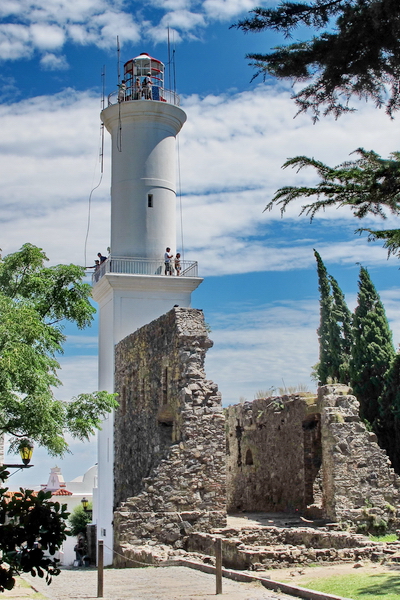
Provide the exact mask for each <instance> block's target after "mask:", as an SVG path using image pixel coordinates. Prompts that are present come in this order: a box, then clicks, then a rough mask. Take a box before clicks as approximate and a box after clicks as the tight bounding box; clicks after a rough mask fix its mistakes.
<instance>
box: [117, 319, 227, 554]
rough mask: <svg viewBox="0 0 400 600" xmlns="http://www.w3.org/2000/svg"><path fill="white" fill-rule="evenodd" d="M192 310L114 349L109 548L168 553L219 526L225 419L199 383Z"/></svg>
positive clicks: (210, 389)
mask: <svg viewBox="0 0 400 600" xmlns="http://www.w3.org/2000/svg"><path fill="white" fill-rule="evenodd" d="M211 346H212V342H211V340H210V339H209V337H208V335H207V331H206V328H205V325H204V317H203V313H202V311H200V310H195V309H186V308H174V309H173V310H171V311H170V312H168V313H167V314H166V315H163V316H162V317H160V318H159V319H157V320H155V321H153V322H152V323H150V324H149V325H147V326H145V327H142V328H141V329H139V330H138V331H137V332H135V333H133V334H132V335H130V336H128V337H127V338H125V339H124V340H122V342H120V343H119V344H118V345H117V348H116V367H115V382H116V391H117V392H118V394H119V399H120V406H119V409H118V410H117V411H116V415H115V432H114V433H115V448H114V451H115V467H114V475H115V504H116V506H117V507H118V508H117V510H116V512H115V513H114V528H115V545H116V550H117V552H119V553H120V554H121V553H122V554H123V553H124V551H125V550H126V548H127V547H128V546H129V545H135V544H138V541H139V540H141V541H142V542H143V541H145V540H147V541H153V542H154V541H158V542H162V543H174V544H175V545H176V546H177V547H179V544H180V538H181V537H182V536H184V535H185V532H187V531H188V530H189V529H191V528H192V527H196V529H198V530H200V531H208V530H209V529H210V528H212V527H216V526H218V527H221V526H222V527H223V526H224V525H225V522H226V495H225V494H226V489H225V431H224V424H225V419H224V415H223V412H222V406H221V396H220V393H219V392H218V388H217V386H216V384H215V383H213V382H212V381H209V380H207V379H206V378H205V372H204V358H205V354H206V352H207V350H208V348H210V347H211Z"/></svg>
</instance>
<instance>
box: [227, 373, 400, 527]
mask: <svg viewBox="0 0 400 600" xmlns="http://www.w3.org/2000/svg"><path fill="white" fill-rule="evenodd" d="M358 408H359V403H358V401H357V400H356V398H355V397H354V396H353V395H351V390H350V388H348V387H346V386H341V385H339V384H338V385H331V386H324V387H322V388H320V389H319V392H318V398H311V397H306V396H301V395H293V396H283V397H276V398H266V399H260V400H254V401H253V402H245V403H244V404H239V405H235V406H231V407H229V408H228V409H227V414H226V419H227V505H228V511H232V512H237V511H238V510H243V511H250V512H251V511H265V512H279V511H283V512H294V511H299V512H300V513H302V514H305V515H307V514H308V515H310V516H313V517H317V516H322V517H325V518H328V519H331V520H333V521H340V522H349V523H353V524H354V523H355V524H356V525H357V526H358V527H359V528H360V529H362V528H363V527H365V528H371V527H372V528H374V527H375V528H379V524H381V525H383V526H384V525H385V524H387V525H388V526H389V527H390V528H391V529H395V528H396V527H399V525H400V519H399V518H400V511H399V505H400V492H399V490H400V478H399V477H398V476H397V475H396V474H395V472H394V471H393V469H392V468H391V465H390V460H389V458H388V456H387V454H386V453H385V451H384V450H382V449H381V448H380V447H379V446H378V444H377V440H376V436H375V435H374V434H373V433H370V432H368V431H367V430H366V427H365V425H364V424H363V423H362V421H361V420H360V418H359V413H358Z"/></svg>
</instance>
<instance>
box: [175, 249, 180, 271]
mask: <svg viewBox="0 0 400 600" xmlns="http://www.w3.org/2000/svg"><path fill="white" fill-rule="evenodd" d="M175 272H176V275H177V277H179V275H180V274H181V255H180V253H179V252H177V253H176V256H175Z"/></svg>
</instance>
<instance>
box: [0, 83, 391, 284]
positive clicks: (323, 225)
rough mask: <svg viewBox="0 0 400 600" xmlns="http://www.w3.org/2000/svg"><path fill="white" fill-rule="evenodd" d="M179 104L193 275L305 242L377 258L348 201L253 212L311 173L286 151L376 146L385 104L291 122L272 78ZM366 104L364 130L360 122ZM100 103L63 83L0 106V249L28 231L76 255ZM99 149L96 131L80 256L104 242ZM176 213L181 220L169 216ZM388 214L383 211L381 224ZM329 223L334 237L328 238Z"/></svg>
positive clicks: (233, 267)
mask: <svg viewBox="0 0 400 600" xmlns="http://www.w3.org/2000/svg"><path fill="white" fill-rule="evenodd" d="M183 107H184V109H185V110H186V112H187V114H188V121H187V123H186V124H185V126H184V128H183V130H182V132H181V133H180V134H179V135H180V141H179V148H180V152H179V155H180V174H181V180H182V191H183V193H184V196H183V198H182V206H183V223H184V239H185V240H186V241H185V250H186V258H191V259H194V260H199V263H200V269H201V271H202V272H203V273H210V274H211V273H212V274H223V273H235V272H247V271H252V270H253V271H260V270H287V269H288V268H302V267H308V266H309V265H310V264H312V263H313V260H314V259H313V255H312V248H313V247H317V248H318V249H319V250H321V249H323V256H324V259H325V260H327V261H328V262H338V263H341V264H353V263H354V262H358V261H360V262H365V260H366V258H367V259H368V261H369V262H370V264H382V265H383V264H385V263H386V252H385V251H384V250H382V248H381V246H380V244H379V243H375V244H367V241H366V237H365V236H364V237H359V236H354V235H353V231H354V229H355V228H356V227H357V226H359V222H358V221H356V219H355V218H354V217H353V216H352V215H351V213H350V211H349V210H344V209H343V210H340V211H337V210H328V211H326V212H325V213H321V215H320V216H317V217H316V219H315V221H314V223H313V224H310V223H309V220H308V218H307V217H302V218H299V217H298V213H299V209H300V205H301V202H300V201H299V202H298V203H297V205H294V206H290V207H289V209H288V211H287V213H286V214H285V216H284V218H283V219H281V218H280V213H279V210H278V209H277V208H276V209H274V210H273V211H272V212H265V213H263V210H264V207H265V205H266V203H267V202H268V200H269V199H270V198H271V197H272V195H273V193H274V191H275V190H276V189H277V188H278V187H280V186H282V185H286V184H293V183H294V184H302V183H304V182H310V181H312V178H313V177H314V175H313V173H312V172H306V171H304V172H301V173H300V174H296V173H295V172H294V171H293V170H291V169H289V170H285V171H284V170H282V169H281V168H280V167H281V165H282V163H283V162H284V161H285V159H286V158H287V157H288V156H294V155H296V154H306V155H309V156H316V157H318V158H321V159H322V160H324V161H326V162H328V163H329V164H337V163H339V162H342V161H343V160H345V159H346V158H347V156H348V155H349V153H350V152H351V151H352V150H353V149H354V145H355V142H354V140H355V139H357V145H363V146H364V147H366V148H371V147H373V148H375V149H376V150H377V151H378V152H381V153H382V155H383V156H387V155H388V153H389V152H390V150H392V149H393V148H394V147H396V144H397V139H396V130H395V128H394V127H393V125H392V123H391V122H390V120H389V119H387V117H386V116H385V115H384V114H381V113H380V112H379V111H376V110H375V109H373V108H372V107H369V106H363V107H362V109H361V111H360V113H359V114H356V115H351V116H349V117H344V118H343V119H342V120H341V121H339V122H332V121H331V120H329V119H327V120H326V121H324V122H321V123H319V124H318V125H315V126H314V125H312V124H311V122H310V120H309V118H307V117H300V118H298V119H295V120H293V118H292V117H293V105H292V101H291V100H290V98H289V94H288V92H287V91H285V90H282V89H281V87H280V86H276V87H272V86H271V87H267V88H266V87H262V88H261V87H260V88H257V89H255V91H254V92H253V93H247V92H245V93H242V94H235V95H232V96H226V95H224V96H222V97H216V96H211V97H210V96H209V97H206V98H204V99H201V98H199V97H197V96H192V97H189V98H185V99H184V102H183ZM373 110H374V111H375V112H374V114H373V118H374V122H375V126H374V128H373V129H374V131H375V133H374V134H372V133H371V130H372V128H371V127H368V123H369V122H370V120H371V118H372V111H373ZM99 112H100V101H99V99H98V98H96V97H94V96H92V95H91V94H90V93H86V92H85V93H83V92H76V91H74V90H66V91H64V92H62V93H60V94H56V95H54V96H40V97H36V98H31V99H27V100H23V101H21V102H13V103H10V104H7V105H5V104H3V105H0V127H1V131H2V136H1V139H0V171H1V179H2V187H1V189H0V207H1V211H0V219H1V220H2V221H3V223H7V225H8V226H7V228H5V231H4V234H3V239H2V247H3V250H4V251H5V252H7V253H8V252H11V251H13V250H15V249H17V248H18V247H19V246H20V245H21V244H22V243H24V242H26V241H31V242H32V243H37V244H38V245H40V246H43V245H44V246H45V250H46V251H47V253H48V255H49V256H50V257H51V259H52V260H54V261H57V262H58V261H66V260H69V261H74V262H77V263H78V264H83V246H84V240H85V235H86V227H87V219H88V197H89V192H90V190H91V189H92V188H93V187H94V186H95V185H96V184H97V183H98V181H99V177H100V164H99V150H100V147H99V144H100V119H99ZM33 123H34V124H35V126H34V127H33V126H32V124H33ZM377 132H379V135H378V133H377ZM327 140H329V143H327ZM109 147H110V142H109V136H108V134H107V133H106V148H105V156H106V162H105V172H104V176H103V180H102V184H101V186H100V188H99V189H98V190H96V191H95V192H94V195H93V201H92V212H91V227H90V232H89V245H88V255H87V262H88V263H90V264H92V261H93V257H94V256H95V255H96V254H97V252H98V251H102V252H105V249H106V248H107V246H108V245H109V229H110V225H109V210H110V206H109V186H110V163H109ZM178 207H179V202H178ZM177 222H178V227H180V215H179V214H178V215H177ZM376 222H377V221H376V220H374V219H369V220H368V221H367V222H366V224H368V225H371V224H376ZM395 223H396V219H395V218H393V217H391V218H390V219H389V220H388V222H387V224H386V225H387V226H396V225H395ZM378 224H379V227H380V226H381V225H382V223H381V222H380V221H378ZM383 225H385V224H383ZM335 227H336V228H337V229H336V232H337V234H338V235H337V239H336V240H335V243H332V242H330V241H329V240H330V238H331V232H332V231H333V228H335ZM339 228H340V229H339ZM294 230H295V232H296V233H295V239H296V243H294V242H293V239H294V237H293V231H294ZM286 231H287V232H288V234H289V237H290V243H289V242H288V241H287V234H286V233H285V232H286ZM339 234H340V237H339ZM179 238H180V235H179V237H178V239H179ZM44 240H45V242H44ZM321 251H322V250H321ZM232 254H233V255H234V257H235V260H232ZM209 265H212V269H211V270H210V268H209Z"/></svg>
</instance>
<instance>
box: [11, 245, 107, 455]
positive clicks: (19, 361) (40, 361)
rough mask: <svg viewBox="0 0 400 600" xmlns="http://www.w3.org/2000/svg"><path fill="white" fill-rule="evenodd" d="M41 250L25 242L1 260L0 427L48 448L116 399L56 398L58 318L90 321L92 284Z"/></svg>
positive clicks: (91, 425) (82, 432) (94, 420)
mask: <svg viewBox="0 0 400 600" xmlns="http://www.w3.org/2000/svg"><path fill="white" fill-rule="evenodd" d="M47 260H48V259H47V257H46V255H45V254H44V252H43V251H42V250H41V249H40V248H37V247H36V246H33V245H31V244H25V245H24V246H23V247H22V248H21V250H20V251H19V252H15V253H14V254H10V255H8V256H6V257H5V258H4V259H3V260H1V261H0V314H1V319H0V433H8V434H11V435H13V436H15V437H16V439H15V440H14V442H13V447H14V448H16V447H17V445H18V439H19V438H21V437H27V438H30V439H32V440H33V441H36V442H37V443H38V444H39V445H41V446H44V447H45V448H46V449H47V450H48V452H49V453H50V454H52V455H62V454H63V453H64V452H65V451H66V450H67V448H68V444H67V442H66V440H65V437H64V436H65V433H67V432H68V433H69V434H70V435H72V437H74V438H77V439H79V440H85V439H87V438H88V437H89V436H90V435H91V434H93V433H94V431H95V429H96V428H98V427H99V426H100V423H101V419H102V418H103V417H104V416H105V415H106V414H107V413H109V412H110V411H111V410H112V409H113V408H114V406H116V401H115V397H114V395H113V394H108V393H107V392H94V393H93V394H81V395H79V396H78V397H77V398H73V399H72V400H71V401H70V402H62V401H60V400H57V399H56V397H55V395H54V389H55V388H57V387H58V386H59V385H60V383H61V382H60V380H59V378H58V376H57V369H58V368H59V363H58V361H57V359H56V356H57V355H58V354H60V353H62V351H63V342H64V341H65V336H64V334H63V321H65V320H68V321H70V322H73V323H76V324H77V326H78V327H79V328H84V327H86V326H87V325H89V324H90V323H91V321H92V319H93V313H94V312H95V309H94V308H93V307H92V305H91V304H90V302H89V297H90V291H91V289H90V286H89V285H88V284H86V283H83V282H82V278H83V276H84V271H83V269H82V268H81V267H77V266H75V265H57V266H54V267H45V266H44V264H45V261H47Z"/></svg>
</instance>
